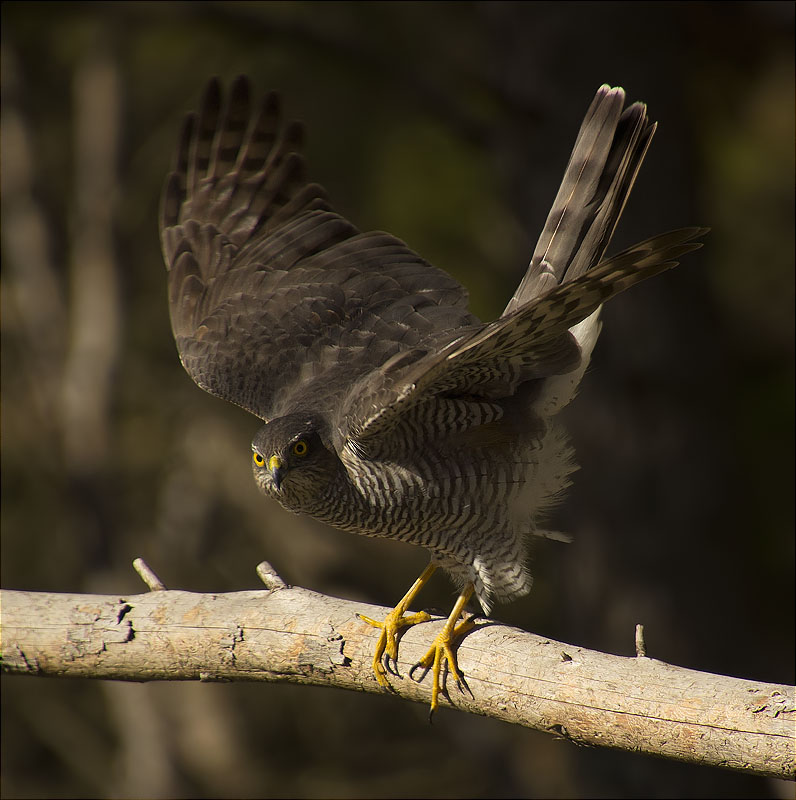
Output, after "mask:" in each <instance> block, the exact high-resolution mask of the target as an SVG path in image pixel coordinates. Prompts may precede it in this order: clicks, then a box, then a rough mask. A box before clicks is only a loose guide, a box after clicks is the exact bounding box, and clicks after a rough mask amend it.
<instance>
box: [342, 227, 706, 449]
mask: <svg viewBox="0 0 796 800" xmlns="http://www.w3.org/2000/svg"><path fill="white" fill-rule="evenodd" d="M706 232H707V229H705V228H681V229H678V230H675V231H670V232H669V233H664V234H661V235H660V236H656V237H654V238H652V239H648V240H646V241H644V242H641V243H640V244H637V245H634V246H633V247H631V248H629V249H627V250H625V251H623V252H622V253H619V254H618V255H616V256H613V257H612V258H609V259H606V260H604V261H602V262H601V263H600V264H599V265H598V266H597V267H594V268H592V269H591V270H589V271H588V272H585V273H583V274H581V275H580V276H578V277H577V278H574V279H572V280H571V281H568V282H566V283H563V284H559V285H557V286H556V287H555V288H553V289H551V290H549V291H547V292H545V293H544V294H543V295H542V296H541V297H537V298H536V299H535V300H531V301H530V302H528V303H526V304H525V305H523V306H522V307H520V308H519V309H517V310H516V311H513V312H510V313H508V314H504V315H503V316H502V317H500V318H499V319H497V320H495V321H494V322H492V323H489V324H487V325H485V326H483V327H482V328H481V329H479V330H476V331H472V332H469V333H467V334H465V335H462V336H459V337H457V338H454V339H453V341H451V342H450V343H449V344H448V345H447V346H446V347H444V348H442V349H441V350H440V351H434V352H429V351H427V350H422V349H417V350H414V351H412V353H404V354H401V355H399V356H396V357H395V358H394V359H393V360H392V361H390V362H387V363H386V364H384V365H383V366H382V367H381V368H380V369H379V370H378V372H377V373H373V374H371V375H369V376H368V377H367V379H363V380H362V381H361V383H360V385H359V386H355V387H353V388H352V391H351V392H350V394H349V397H350V402H349V404H348V405H346V406H345V407H344V408H343V409H342V410H341V414H340V417H339V422H340V423H341V424H342V423H343V422H345V423H346V436H347V438H348V439H350V440H352V441H353V442H355V445H354V446H355V447H357V448H358V449H360V450H362V451H363V452H366V453H368V454H370V455H376V454H379V455H383V454H384V448H383V446H382V443H383V441H385V440H386V441H387V442H388V443H389V442H390V441H394V440H395V437H394V436H390V435H385V434H388V433H390V432H392V431H393V429H394V428H395V427H396V426H397V425H400V424H405V423H407V422H408V423H409V424H411V425H413V426H417V425H418V424H422V420H423V419H424V418H426V417H432V416H434V415H435V414H437V413H439V411H438V409H437V408H432V407H431V406H432V405H435V406H447V407H449V408H450V409H451V410H450V411H449V412H448V413H458V414H459V417H458V418H457V420H456V423H457V424H458V425H459V427H460V428H461V429H465V428H467V427H470V426H472V425H480V424H483V423H484V421H488V415H489V413H490V412H489V410H488V409H485V408H484V407H483V405H484V401H485V402H486V405H487V406H488V405H489V401H490V400H498V399H502V398H505V397H509V396H511V395H512V394H514V392H515V391H516V388H517V385H518V384H519V383H521V382H525V381H530V380H533V379H543V378H550V377H553V376H555V375H561V374H563V373H566V372H567V371H569V370H571V369H575V368H576V367H577V366H578V362H579V358H580V348H579V347H578V345H577V343H576V342H575V340H574V338H573V337H572V336H571V335H570V334H569V332H568V331H569V329H570V328H571V327H572V326H574V325H576V324H577V323H579V322H581V321H582V320H584V319H586V317H588V316H589V315H590V314H592V313H593V312H594V311H596V310H597V309H598V308H599V307H600V306H601V305H602V304H603V303H604V302H605V301H606V300H609V299H610V298H611V297H613V296H615V295H617V294H619V293H620V292H623V291H624V290H625V289H628V288H630V287H631V286H633V285H634V284H636V283H638V282H639V281H642V280H645V279H646V278H650V277H652V276H653V275H657V274H659V273H660V272H663V271H664V270H667V269H671V268H672V267H675V266H677V264H678V261H677V259H678V258H680V257H681V256H682V255H684V254H685V253H689V252H691V251H692V250H696V249H698V248H699V247H701V246H702V245H701V243H699V242H696V241H694V240H695V239H696V238H697V237H699V236H702V235H704V234H705V233H706ZM454 401H455V402H454ZM387 450H389V447H388V448H387Z"/></svg>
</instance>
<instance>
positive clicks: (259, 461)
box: [252, 452, 265, 467]
mask: <svg viewBox="0 0 796 800" xmlns="http://www.w3.org/2000/svg"><path fill="white" fill-rule="evenodd" d="M252 460H253V461H254V463H255V464H256V465H257V466H258V467H264V466H265V459H264V458H263V457H262V456H261V455H260V454H259V453H257V452H254V453H252Z"/></svg>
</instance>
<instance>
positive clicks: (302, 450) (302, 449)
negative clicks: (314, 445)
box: [293, 439, 310, 457]
mask: <svg viewBox="0 0 796 800" xmlns="http://www.w3.org/2000/svg"><path fill="white" fill-rule="evenodd" d="M309 451H310V448H309V447H308V446H307V443H306V442H305V441H304V440H303V439H299V440H298V441H297V442H296V443H295V444H294V445H293V455H294V456H299V457H303V456H306V455H307V453H309Z"/></svg>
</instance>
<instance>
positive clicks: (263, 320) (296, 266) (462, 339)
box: [160, 77, 705, 713]
mask: <svg viewBox="0 0 796 800" xmlns="http://www.w3.org/2000/svg"><path fill="white" fill-rule="evenodd" d="M624 105H625V92H624V90H623V89H621V88H611V87H609V86H607V85H604V86H601V87H600V88H599V89H598V91H597V93H596V96H595V97H594V100H593V102H592V104H591V106H590V108H589V110H588V112H587V113H586V117H585V119H584V121H583V124H582V125H581V128H580V132H579V134H578V137H577V140H576V141H575V146H574V149H573V151H572V156H571V158H570V161H569V164H568V165H567V167H566V170H565V173H564V178H563V181H562V183H561V188H560V189H559V192H558V195H557V196H556V198H555V200H554V202H553V206H552V210H551V211H550V215H549V216H548V218H547V222H546V223H545V226H544V229H543V230H542V234H541V236H540V238H539V242H538V244H537V245H536V249H535V250H534V252H533V255H532V257H531V260H530V264H529V266H528V269H527V272H526V273H525V277H524V278H523V279H522V281H521V283H520V285H519V287H518V289H517V291H516V292H515V293H514V296H513V297H512V298H511V299H510V300H509V302H508V305H507V306H506V309H505V311H504V312H503V313H502V315H501V316H500V317H499V318H498V319H496V320H494V321H493V322H488V323H484V322H481V321H480V320H479V319H478V318H477V317H475V316H474V315H473V314H472V313H471V312H470V311H469V310H468V295H467V291H466V290H465V288H464V287H463V286H461V285H460V284H459V283H458V282H457V281H456V280H454V279H453V278H452V277H451V276H450V275H448V274H446V273H445V272H443V271H442V270H440V269H437V268H435V267H433V266H432V265H431V264H429V263H428V262H426V261H424V260H423V258H421V257H420V256H419V255H418V254H417V253H415V252H413V251H412V250H411V249H410V248H409V247H408V246H407V245H406V244H404V242H402V241H401V240H400V239H397V238H396V237H394V236H391V235H390V234H388V233H379V232H368V233H363V232H361V231H359V230H358V229H357V228H356V227H354V225H352V224H351V223H350V222H349V221H348V220H346V219H344V218H343V217H342V216H340V215H339V214H337V213H335V212H334V211H333V210H332V207H331V206H330V204H329V202H328V201H327V198H326V194H325V192H324V190H323V189H322V188H321V187H320V186H319V185H318V184H316V183H311V182H309V181H308V180H307V178H306V169H305V162H304V159H303V157H302V155H301V149H302V128H301V126H300V125H298V124H297V123H290V124H284V123H283V121H282V119H281V111H280V102H279V99H278V96H277V95H276V94H274V93H270V94H266V95H265V97H264V98H263V99H262V100H261V101H260V102H254V103H253V102H252V100H251V90H250V84H249V81H248V79H247V78H245V77H239V78H237V79H236V80H235V81H234V82H233V83H232V85H231V88H230V90H229V92H228V95H227V98H226V100H224V99H223V98H222V90H221V86H220V84H219V82H218V80H216V79H214V80H212V81H211V82H210V83H209V85H208V86H207V88H206V90H205V92H204V96H203V99H202V101H201V106H200V109H199V112H198V114H196V115H189V116H188V117H187V118H186V120H185V124H184V126H183V129H182V133H181V135H180V137H179V145H178V148H177V152H176V158H175V163H174V169H173V171H172V172H171V174H170V175H169V176H168V178H167V180H166V183H165V187H164V192H163V198H162V207H161V217H160V232H161V243H162V249H163V255H164V259H165V262H166V268H167V270H168V291H169V309H170V314H171V324H172V329H173V331H174V337H175V340H176V344H177V349H178V350H179V354H180V358H181V360H182V364H183V366H184V367H185V369H186V370H187V371H188V374H189V375H190V376H191V377H192V378H193V379H194V381H195V382H196V383H197V384H198V385H199V386H201V387H202V388H203V389H205V390H206V391H208V392H210V393H211V394H214V395H216V396H218V397H221V398H224V399H225V400H228V401H230V402H232V403H235V404H237V405H239V406H242V407H243V408H245V409H247V410H248V411H250V412H251V413H253V414H255V415H256V416H257V417H259V418H260V419H261V420H263V421H264V424H263V425H262V427H261V428H260V429H259V431H258V432H257V434H256V435H255V437H254V440H253V443H252V453H253V464H252V466H253V470H254V478H255V480H256V482H257V485H258V486H259V487H260V489H262V491H263V492H265V494H267V495H269V496H270V497H272V498H273V499H275V500H277V501H278V502H279V503H281V504H282V505H283V506H284V507H285V508H288V509H290V510H291V511H294V512H299V513H304V514H309V515H311V516H313V517H315V518H317V519H319V520H322V521H324V522H326V523H328V524H330V525H333V526H335V527H337V528H341V529H343V530H347V531H352V532H353V533H358V534H364V535H366V536H381V537H387V538H391V539H398V540H401V541H404V542H408V543H411V544H415V545H419V546H421V547H424V548H426V550H427V551H428V552H429V554H430V556H431V559H430V563H429V565H428V567H427V568H426V569H425V570H424V571H423V573H422V575H421V576H420V577H419V578H418V580H417V581H415V583H414V584H413V585H412V587H411V588H410V589H409V591H408V592H407V593H406V595H405V596H404V597H403V598H402V599H401V600H400V602H399V603H398V604H397V605H396V606H395V608H394V609H393V610H392V611H391V612H390V613H389V614H387V616H386V618H385V619H384V620H383V621H376V620H372V619H369V618H367V617H361V619H363V620H364V621H365V622H366V623H369V624H372V625H375V626H377V627H379V628H381V633H380V635H379V640H378V644H377V647H376V651H375V653H374V656H373V671H374V674H375V678H376V680H377V681H378V682H379V684H381V685H382V686H383V687H385V688H389V681H388V679H387V670H388V669H391V670H392V669H394V667H391V665H390V662H391V661H392V664H396V659H397V640H396V635H397V633H398V632H399V631H400V629H401V628H403V627H405V626H408V625H413V624H416V623H418V622H421V621H423V620H426V619H428V618H429V617H428V615H427V614H425V613H424V612H421V613H418V614H407V613H406V612H407V611H408V610H409V608H410V606H411V605H412V603H413V601H414V599H415V597H416V595H417V593H418V592H419V591H420V589H421V588H422V587H423V585H424V584H425V583H426V582H427V581H428V580H429V579H430V578H431V576H432V574H433V573H434V572H435V571H436V570H437V569H439V568H441V569H442V570H443V571H445V572H447V573H448V574H449V575H450V576H451V578H452V579H453V581H454V582H455V583H456V585H457V586H458V588H459V590H460V594H459V596H458V599H457V600H456V603H455V605H454V607H453V610H452V612H451V614H450V616H449V618H448V619H447V621H446V623H445V625H444V627H443V629H442V631H441V633H440V634H439V636H438V637H437V638H436V639H435V641H434V644H433V646H432V647H431V649H430V650H429V652H428V653H427V654H426V655H425V657H424V658H423V659H422V660H421V661H420V662H419V665H420V666H422V667H424V668H426V671H428V670H429V669H430V670H431V673H432V676H433V684H432V687H431V689H432V701H431V710H432V713H433V711H434V709H435V708H437V706H438V703H439V693H440V688H441V680H440V678H441V672H442V667H443V665H444V664H445V663H446V662H447V665H448V669H449V672H450V674H451V675H452V677H453V678H454V679H455V680H456V682H457V683H458V684H459V686H460V687H461V681H462V680H463V679H462V676H461V674H460V672H459V670H458V667H457V663H456V658H455V646H456V643H457V641H458V640H459V638H460V637H461V636H462V635H463V634H464V632H466V631H467V630H468V629H469V626H470V624H471V623H470V618H465V611H464V609H465V606H466V604H467V603H468V601H469V600H470V598H471V597H472V596H473V595H475V597H476V598H477V600H478V602H479V603H480V606H481V608H482V609H483V612H484V614H489V613H490V611H491V609H492V606H493V603H495V602H507V601H510V600H513V599H515V598H518V597H521V596H522V595H525V594H527V592H528V591H529V590H530V588H531V576H530V574H529V572H528V569H527V566H526V544H527V539H528V537H529V536H530V535H532V534H534V533H537V534H539V533H541V531H542V528H541V527H540V519H541V515H543V513H544V512H545V511H547V510H548V509H549V508H550V506H551V505H552V504H553V503H554V502H556V501H557V500H558V499H559V497H560V495H561V493H562V491H563V490H564V489H565V488H566V486H567V485H568V476H569V475H570V473H571V472H572V471H573V469H574V462H573V457H572V452H571V448H570V446H569V445H568V443H567V439H566V437H565V435H564V433H563V432H562V430H561V429H560V427H559V426H558V425H557V424H556V415H557V413H558V412H559V411H560V410H561V409H562V408H563V407H564V406H565V405H566V404H567V403H568V402H569V401H570V400H571V399H572V397H573V395H574V393H575V390H576V388H577V386H578V383H579V382H580V380H581V378H582V376H583V373H584V371H585V369H586V366H587V365H588V363H589V357H590V355H591V352H592V348H593V347H594V344H595V341H596V339H597V335H598V333H599V330H600V322H599V312H600V307H601V305H602V303H604V302H605V301H606V300H608V299H609V298H611V297H613V296H614V295H616V294H618V293H619V292H621V291H624V290H625V289H627V288H628V287H630V286H632V285H633V284H635V283H638V282H639V281H641V280H644V279H645V278H649V277H651V276H653V275H656V274H658V273H660V272H662V271H664V270H667V269H669V268H671V267H674V266H675V265H676V264H677V259H678V258H679V257H680V256H682V255H683V254H684V253H687V252H689V251H691V250H694V249H696V248H698V247H699V246H700V245H699V243H698V242H696V241H695V239H697V238H699V237H700V236H702V235H703V234H704V233H705V229H701V228H683V229H680V230H675V231H672V232H669V233H665V234H662V235H659V236H655V237H654V238H652V239H648V240H647V241H644V242H642V243H640V244H637V245H635V246H634V247H631V248H629V249H628V250H625V251H624V252H621V253H619V254H618V255H615V256H612V257H610V258H606V257H605V256H604V254H605V250H606V247H607V246H608V243H609V241H610V239H611V236H612V234H613V232H614V229H615V227H616V224H617V222H618V220H619V217H620V215H621V213H622V209H623V208H624V205H625V202H626V201H627V198H628V195H629V193H630V190H631V188H632V186H633V183H634V181H635V178H636V175H637V173H638V169H639V167H640V166H641V162H642V160H643V159H644V155H645V153H646V151H647V148H648V146H649V143H650V140H651V138H652V135H653V133H654V132H655V125H654V124H652V123H651V122H650V121H649V119H648V117H647V110H646V106H645V105H644V104H642V103H633V104H632V105H630V106H628V107H627V108H624ZM460 620H462V621H460Z"/></svg>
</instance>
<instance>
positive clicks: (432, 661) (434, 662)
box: [409, 586, 476, 721]
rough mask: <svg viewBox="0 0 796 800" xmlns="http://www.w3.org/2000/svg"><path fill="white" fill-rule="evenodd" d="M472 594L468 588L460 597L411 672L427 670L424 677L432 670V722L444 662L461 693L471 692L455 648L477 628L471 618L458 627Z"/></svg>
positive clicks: (437, 705) (437, 700)
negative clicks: (457, 660) (419, 669)
mask: <svg viewBox="0 0 796 800" xmlns="http://www.w3.org/2000/svg"><path fill="white" fill-rule="evenodd" d="M472 593H473V587H472V586H468V587H467V588H466V589H465V590H464V591H463V592H462V593H461V594H460V595H459V598H458V600H457V601H456V605H455V606H454V607H453V611H451V614H450V616H449V617H448V619H447V621H446V622H445V625H444V626H443V628H442V630H441V631H440V632H439V634H438V635H437V638H436V639H435V640H434V644H432V645H431V648H430V649H429V651H428V652H427V653H426V654H425V655H424V656H423V658H421V659H420V661H418V662H417V664H415V665H414V667H412V669H411V671H410V672H409V677H410V678H411V677H412V673H413V672H414V671H415V670H416V669H418V668H422V669H424V670H425V672H424V673H423V675H424V676H425V675H426V673H428V670H429V669H431V676H432V680H433V683H432V685H431V709H430V711H429V714H428V718H429V721H431V719H432V717H433V715H434V712H435V711H436V710H437V708H438V707H439V693H440V689H441V680H440V678H441V675H442V664H443V660H444V661H445V662H447V665H448V671H449V672H450V674H451V675H452V676H453V679H454V680H455V681H456V685H457V686H458V687H459V691H460V692H463V691H464V689H465V688H466V689H467V691H468V692H469V691H470V688H469V687H468V686H467V683H466V682H465V680H464V678H463V677H462V674H461V672H459V667H458V665H457V663H456V654H455V652H454V646H455V644H456V642H457V641H458V640H459V639H461V637H462V636H464V635H465V634H466V633H468V632H469V631H471V630H472V629H473V628H475V627H476V625H475V622H473V618H472V617H469V618H468V619H465V620H463V621H462V622H460V623H459V624H458V625H456V621H457V620H458V619H459V617H460V616H461V613H462V610H463V609H464V606H465V605H466V604H467V601H468V600H469V599H470V596H471V595H472ZM421 680H422V678H421ZM471 694H472V692H471Z"/></svg>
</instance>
